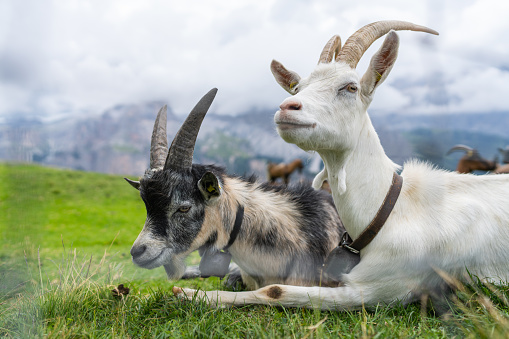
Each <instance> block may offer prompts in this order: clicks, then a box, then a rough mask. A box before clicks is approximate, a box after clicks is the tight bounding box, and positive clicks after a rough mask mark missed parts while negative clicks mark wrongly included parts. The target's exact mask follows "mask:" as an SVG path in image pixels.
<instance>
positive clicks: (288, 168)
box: [267, 159, 304, 185]
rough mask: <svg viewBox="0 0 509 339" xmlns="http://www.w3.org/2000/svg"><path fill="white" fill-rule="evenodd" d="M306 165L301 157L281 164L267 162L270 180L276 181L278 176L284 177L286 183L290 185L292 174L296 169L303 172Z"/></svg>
mask: <svg viewBox="0 0 509 339" xmlns="http://www.w3.org/2000/svg"><path fill="white" fill-rule="evenodd" d="M303 168H304V165H303V164H302V160H301V159H295V160H294V161H292V162H291V163H289V164H285V163H283V162H282V163H280V164H273V163H270V162H269V163H268V164H267V171H268V178H269V181H270V182H275V181H276V179H277V178H282V179H283V181H284V183H285V184H286V185H288V182H289V177H290V174H292V173H293V172H294V171H295V170H296V169H298V170H299V173H301V172H302V169H303Z"/></svg>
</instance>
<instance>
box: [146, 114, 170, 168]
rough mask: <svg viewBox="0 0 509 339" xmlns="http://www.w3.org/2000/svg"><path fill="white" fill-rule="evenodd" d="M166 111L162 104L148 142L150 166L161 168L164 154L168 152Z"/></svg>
mask: <svg viewBox="0 0 509 339" xmlns="http://www.w3.org/2000/svg"><path fill="white" fill-rule="evenodd" d="M166 111H167V107H166V105H164V106H163V107H162V108H161V109H160V110H159V113H157V118H156V121H155V122H154V130H153V131H152V139H151V140H152V141H151V142H150V168H151V169H155V168H161V167H163V166H164V162H165V160H166V154H167V152H168V139H167V138H168V136H167V134H166Z"/></svg>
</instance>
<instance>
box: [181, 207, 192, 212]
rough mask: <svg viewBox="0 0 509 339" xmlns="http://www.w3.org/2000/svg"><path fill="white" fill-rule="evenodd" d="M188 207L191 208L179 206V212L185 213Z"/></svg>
mask: <svg viewBox="0 0 509 339" xmlns="http://www.w3.org/2000/svg"><path fill="white" fill-rule="evenodd" d="M190 209H191V206H181V207H180V208H179V212H182V213H187V212H189V210H190Z"/></svg>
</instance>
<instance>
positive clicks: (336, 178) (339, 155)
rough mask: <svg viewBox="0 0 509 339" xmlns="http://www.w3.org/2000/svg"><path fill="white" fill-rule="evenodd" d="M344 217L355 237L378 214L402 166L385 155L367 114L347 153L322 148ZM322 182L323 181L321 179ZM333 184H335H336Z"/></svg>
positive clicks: (336, 203)
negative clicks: (357, 137) (394, 174)
mask: <svg viewBox="0 0 509 339" xmlns="http://www.w3.org/2000/svg"><path fill="white" fill-rule="evenodd" d="M318 154H319V155H320V157H321V158H322V160H323V162H324V165H325V170H324V171H326V173H327V177H326V178H323V179H327V180H329V184H330V185H331V187H335V188H336V189H332V192H333V197H334V202H335V205H336V208H337V210H338V213H339V216H340V217H341V220H342V222H343V224H344V226H345V228H346V230H347V231H348V233H349V234H350V236H351V237H352V238H353V239H355V238H357V236H358V235H359V234H360V233H361V232H362V231H363V230H364V229H365V228H366V226H367V225H369V223H370V222H371V220H372V219H373V218H374V217H375V215H376V213H377V211H378V209H379V208H380V206H381V204H382V202H383V201H384V198H385V196H386V194H387V192H388V190H389V188H390V186H391V182H392V176H393V173H394V172H395V171H396V170H397V169H398V168H399V166H398V165H396V164H395V163H393V162H392V161H391V160H390V159H389V158H388V157H387V155H386V154H385V152H384V150H383V148H382V145H381V143H380V140H379V138H378V136H377V134H376V133H375V130H374V127H373V125H372V124H371V121H370V119H369V117H368V115H367V114H366V115H365V122H364V127H363V128H362V130H361V131H360V135H359V139H358V144H357V145H356V147H355V148H354V149H352V150H350V151H348V152H346V153H345V152H341V151H340V152H338V151H335V150H319V151H318ZM320 184H321V182H320ZM333 185H334V186H333Z"/></svg>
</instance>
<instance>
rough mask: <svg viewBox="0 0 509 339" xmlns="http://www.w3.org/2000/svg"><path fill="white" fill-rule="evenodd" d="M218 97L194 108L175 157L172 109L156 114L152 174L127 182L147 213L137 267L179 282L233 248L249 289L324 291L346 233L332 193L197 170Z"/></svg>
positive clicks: (207, 168) (137, 246)
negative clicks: (202, 134) (326, 267)
mask: <svg viewBox="0 0 509 339" xmlns="http://www.w3.org/2000/svg"><path fill="white" fill-rule="evenodd" d="M216 92H217V90H216V89H213V90H211V91H210V92H209V93H208V94H206V95H205V96H204V97H203V98H202V99H201V100H200V102H199V103H198V104H197V105H196V106H195V108H194V109H193V110H192V112H191V113H190V114H189V116H188V117H187V119H186V121H185V122H184V123H183V125H182V126H181V128H180V130H179V131H178V133H177V134H176V136H175V138H174V140H173V142H172V144H171V146H170V148H169V150H168V144H167V135H166V107H163V108H162V109H161V110H160V111H159V113H158V115H157V119H156V122H155V125H154V131H153V134H152V143H151V151H150V168H149V169H148V170H147V171H146V172H145V175H144V177H143V178H142V179H141V180H140V181H132V180H129V179H126V180H127V181H128V182H129V183H130V184H131V185H132V186H134V187H135V188H136V189H138V190H139V191H140V195H141V198H142V199H143V201H144V202H145V206H146V209H147V219H146V222H145V226H144V227H143V230H142V231H141V233H140V234H139V236H138V238H137V239H136V241H135V242H134V244H133V246H132V248H131V255H132V259H133V262H134V263H135V264H136V265H138V266H141V267H144V268H148V269H152V268H155V267H159V266H164V268H165V270H166V273H167V276H168V278H169V279H180V278H181V277H182V276H183V275H184V273H185V270H186V265H185V259H186V257H187V256H188V255H189V254H190V253H191V252H193V251H195V250H198V249H201V250H202V251H203V252H204V253H213V254H214V255H217V254H218V253H219V252H220V251H221V250H222V249H224V248H225V247H228V252H229V253H230V254H231V256H232V259H233V260H234V261H235V263H236V264H237V265H238V266H239V267H240V271H241V277H242V281H243V283H244V284H245V285H246V287H247V288H249V289H255V288H258V287H262V286H266V285H268V284H272V283H281V284H295V285H307V286H310V285H318V284H320V282H321V281H320V279H321V274H320V272H321V267H322V264H323V262H324V259H325V257H326V256H327V254H328V253H329V252H330V251H331V250H332V249H333V248H334V247H336V246H337V244H338V243H339V240H340V237H341V236H342V234H343V233H344V228H343V226H342V223H341V221H340V219H339V216H338V214H337V212H336V209H335V207H334V204H333V201H332V199H331V197H330V195H329V194H327V193H325V192H323V191H316V190H314V189H313V188H312V187H310V186H308V187H306V186H290V187H282V186H273V185H270V184H268V183H266V184H263V183H259V182H256V181H255V180H250V179H243V178H240V177H235V176H231V175H227V174H226V173H225V170H224V169H222V168H219V167H216V166H211V165H199V164H192V160H193V151H194V145H195V141H196V137H197V135H198V131H199V129H200V126H201V123H202V120H203V118H204V117H205V114H206V113H207V110H208V108H209V107H210V105H211V104H212V101H213V99H214V97H215V94H216ZM239 219H240V220H239ZM234 225H237V226H234ZM233 240H234V241H233ZM232 241H233V243H232ZM220 253H224V252H220ZM202 260H203V258H202ZM202 262H203V261H202ZM205 268H207V267H205Z"/></svg>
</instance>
